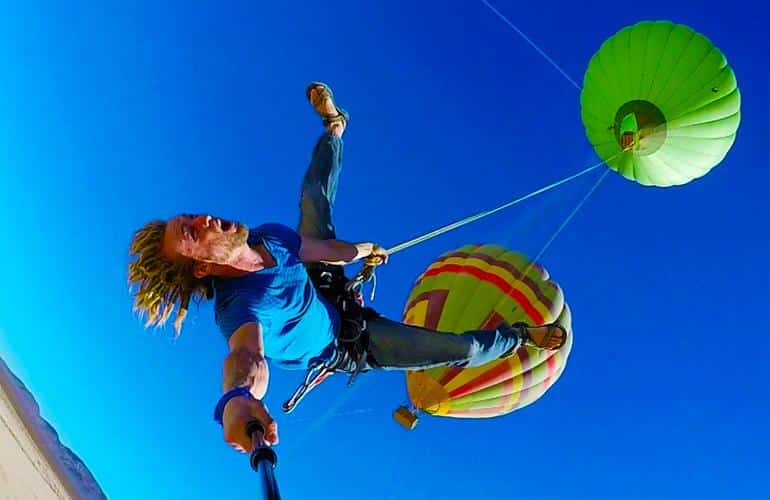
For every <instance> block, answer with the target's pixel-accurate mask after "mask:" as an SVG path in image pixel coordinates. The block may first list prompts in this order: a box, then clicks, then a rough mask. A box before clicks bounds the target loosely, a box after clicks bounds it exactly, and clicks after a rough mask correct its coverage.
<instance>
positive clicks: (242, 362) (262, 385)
mask: <svg viewBox="0 0 770 500" xmlns="http://www.w3.org/2000/svg"><path fill="white" fill-rule="evenodd" d="M269 375H270V374H269V371H268V367H267V360H265V358H264V356H262V355H260V354H257V353H254V352H252V351H249V350H248V349H246V348H239V349H235V350H233V351H231V352H230V354H228V355H227V357H226V358H225V363H224V370H223V377H222V389H223V391H224V392H227V391H229V390H230V389H233V388H235V387H244V386H245V387H248V388H249V391H250V392H251V395H252V396H254V397H255V398H257V399H262V398H264V397H265V393H266V392H267V383H268V380H269Z"/></svg>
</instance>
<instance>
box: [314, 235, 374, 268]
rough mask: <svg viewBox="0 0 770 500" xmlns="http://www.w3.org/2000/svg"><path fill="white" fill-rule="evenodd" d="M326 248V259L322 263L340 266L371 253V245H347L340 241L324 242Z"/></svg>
mask: <svg viewBox="0 0 770 500" xmlns="http://www.w3.org/2000/svg"><path fill="white" fill-rule="evenodd" d="M324 244H325V245H326V246H327V249H328V253H327V258H326V259H324V260H323V261H322V262H326V263H327V264H336V265H342V264H347V263H349V262H355V261H357V260H359V259H363V258H364V257H367V256H369V254H371V253H372V244H371V243H348V242H347V241H342V240H324Z"/></svg>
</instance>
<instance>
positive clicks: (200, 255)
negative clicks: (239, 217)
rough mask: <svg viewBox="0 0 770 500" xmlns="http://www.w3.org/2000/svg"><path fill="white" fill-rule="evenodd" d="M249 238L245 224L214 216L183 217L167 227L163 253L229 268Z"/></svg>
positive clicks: (172, 256)
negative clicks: (224, 265)
mask: <svg viewBox="0 0 770 500" xmlns="http://www.w3.org/2000/svg"><path fill="white" fill-rule="evenodd" d="M248 236H249V229H248V228H247V227H246V226H244V225H243V224H239V223H237V222H231V221H228V220H223V219H219V218H217V217H213V216H211V215H190V214H182V215H178V216H176V217H174V218H173V219H170V220H169V221H168V223H167V224H166V232H165V234H164V235H163V253H164V254H165V255H166V256H167V257H169V258H171V259H179V258H180V257H187V258H191V259H195V260H197V261H201V262H212V263H215V264H228V263H230V262H231V260H232V257H233V255H234V254H235V253H236V250H237V249H238V248H239V247H241V246H243V245H244V244H245V243H246V240H247V238H248Z"/></svg>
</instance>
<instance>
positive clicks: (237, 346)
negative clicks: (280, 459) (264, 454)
mask: <svg viewBox="0 0 770 500" xmlns="http://www.w3.org/2000/svg"><path fill="white" fill-rule="evenodd" d="M228 344H229V345H230V353H229V354H228V355H227V357H226V358H225V362H224V367H223V370H222V372H223V373H222V390H223V392H227V391H229V390H231V389H235V388H237V387H247V388H248V389H249V392H250V393H251V396H252V398H248V397H245V396H239V397H235V398H232V399H231V400H229V401H228V402H227V405H226V406H225V408H224V413H223V415H222V423H223V427H224V437H225V441H227V442H228V443H229V444H230V445H231V446H232V447H233V448H235V449H237V450H239V451H249V450H250V445H251V440H250V439H249V437H248V436H247V435H246V424H248V422H249V421H250V420H254V419H256V420H258V421H259V422H260V423H261V424H262V427H263V428H264V429H265V435H264V438H265V441H266V442H267V443H268V444H276V443H277V442H278V425H277V424H276V423H275V421H274V420H273V418H272V417H271V416H270V413H269V412H268V411H267V408H266V407H265V405H264V404H263V403H262V401H261V400H262V398H264V397H265V393H266V392H267V385H268V380H269V375H270V374H269V371H268V366H267V360H266V359H265V348H264V344H263V342H262V326H261V325H260V324H259V323H245V324H243V325H241V327H240V328H238V329H237V330H236V331H235V332H234V333H233V335H232V336H231V337H230V339H229V341H228Z"/></svg>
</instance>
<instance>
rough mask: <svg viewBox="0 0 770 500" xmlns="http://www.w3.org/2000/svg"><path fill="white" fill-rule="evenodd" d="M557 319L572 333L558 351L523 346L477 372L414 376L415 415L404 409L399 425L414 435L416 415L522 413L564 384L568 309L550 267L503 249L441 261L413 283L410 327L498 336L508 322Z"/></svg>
mask: <svg viewBox="0 0 770 500" xmlns="http://www.w3.org/2000/svg"><path fill="white" fill-rule="evenodd" d="M556 320H558V321H559V322H561V324H562V325H564V327H565V328H566V329H567V331H568V333H569V338H568V340H567V343H566V344H565V345H564V346H563V347H562V348H561V349H560V350H558V351H546V350H541V349H536V348H534V347H529V346H524V347H522V348H520V349H518V350H517V351H516V352H515V353H513V354H512V355H510V356H509V357H507V358H504V359H500V360H495V361H492V362H490V363H487V364H485V365H482V366H478V367H474V368H461V367H437V368H431V369H428V370H420V371H410V372H407V374H406V383H407V389H408V392H409V398H410V400H411V402H412V405H413V408H411V409H409V408H406V407H401V408H399V409H398V410H396V412H395V413H394V418H395V419H396V420H397V421H398V422H399V423H401V424H402V425H404V426H405V427H407V428H410V429H411V428H414V426H415V425H416V422H417V416H416V412H415V410H420V411H422V412H425V413H428V414H432V415H436V416H445V417H456V418H485V417H495V416H498V415H504V414H507V413H510V412H512V411H514V410H517V409H520V408H523V407H525V406H527V405H529V404H531V403H533V402H534V401H536V400H537V399H538V398H539V397H541V396H542V395H543V394H544V393H545V392H546V391H547V390H548V388H550V387H551V386H552V385H553V384H554V383H555V382H556V381H557V380H558V379H559V377H560V376H561V374H562V372H563V371H564V368H565V366H566V362H567V358H568V357H569V353H570V350H571V349H572V338H573V337H572V327H571V316H570V310H569V307H568V306H567V304H566V302H565V301H564V294H563V293H562V290H561V288H560V287H559V285H557V284H556V283H555V282H553V281H551V280H550V278H549V275H548V272H547V271H546V270H545V269H544V268H543V267H541V266H539V265H537V264H535V263H533V262H531V261H530V260H529V259H528V258H527V257H526V256H524V255H523V254H521V253H517V252H512V251H509V250H507V249H505V248H503V247H500V246H496V245H468V246H464V247H462V248H459V249H457V250H455V251H452V252H448V253H445V254H443V255H441V256H440V257H439V258H438V259H436V261H435V262H433V263H432V264H431V265H430V266H429V267H428V269H427V270H426V271H425V272H423V273H422V274H421V275H420V277H419V278H418V279H417V281H416V282H415V283H414V285H413V287H412V290H411V293H410V295H409V298H408V300H407V303H406V306H405V308H404V314H403V321H404V322H405V323H408V324H411V325H415V326H422V327H425V328H429V329H431V330H438V331H442V332H451V333H461V332H464V331H468V330H477V329H494V328H496V327H497V326H498V325H500V324H501V323H503V322H508V323H515V322H518V321H523V322H526V323H528V324H530V325H543V324H547V323H552V322H554V321H556ZM451 333H448V334H451Z"/></svg>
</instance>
